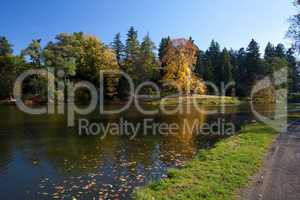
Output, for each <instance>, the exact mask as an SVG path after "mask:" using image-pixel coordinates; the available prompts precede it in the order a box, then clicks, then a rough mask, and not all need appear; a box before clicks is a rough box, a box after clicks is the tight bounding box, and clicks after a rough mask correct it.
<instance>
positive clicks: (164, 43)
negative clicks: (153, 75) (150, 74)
mask: <svg viewBox="0 0 300 200" xmlns="http://www.w3.org/2000/svg"><path fill="white" fill-rule="evenodd" d="M171 45H172V40H171V38H170V37H169V36H168V37H166V38H162V39H161V42H160V44H159V48H158V57H159V60H160V70H159V77H158V79H162V78H163V76H164V71H165V66H166V62H165V61H164V60H163V58H164V57H165V55H166V52H167V50H168V47H170V46H171Z"/></svg>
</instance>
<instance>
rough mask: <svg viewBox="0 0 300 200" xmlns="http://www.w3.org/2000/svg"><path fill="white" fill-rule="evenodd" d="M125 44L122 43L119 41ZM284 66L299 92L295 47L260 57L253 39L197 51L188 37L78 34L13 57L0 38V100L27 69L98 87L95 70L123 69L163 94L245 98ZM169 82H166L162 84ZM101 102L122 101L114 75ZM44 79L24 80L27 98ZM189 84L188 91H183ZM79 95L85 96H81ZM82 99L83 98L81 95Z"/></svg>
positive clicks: (123, 86)
mask: <svg viewBox="0 0 300 200" xmlns="http://www.w3.org/2000/svg"><path fill="white" fill-rule="evenodd" d="M123 41H124V42H123ZM282 67H288V69H289V91H290V92H293V93H295V92H298V91H299V90H298V86H299V80H300V78H299V72H298V62H297V61H296V58H295V56H294V49H293V48H288V49H286V48H285V47H284V45H282V44H278V45H276V46H274V45H273V44H271V43H268V45H267V46H266V48H265V51H264V54H263V56H262V54H261V52H260V48H259V45H258V43H257V42H256V41H255V40H252V41H251V42H250V43H249V45H248V47H246V48H240V49H239V50H233V49H230V50H228V49H226V48H224V49H221V46H220V44H219V43H218V42H216V41H214V40H213V41H212V42H211V44H210V46H209V48H208V49H207V50H206V51H203V50H201V49H200V48H199V47H198V46H197V45H196V44H195V42H194V41H193V39H192V38H189V39H183V38H179V39H178V38H177V39H171V38H170V37H164V38H162V40H161V42H160V44H159V46H158V47H156V45H155V43H154V42H153V41H152V40H151V38H150V36H149V34H147V35H146V36H145V37H144V38H143V39H142V41H139V39H138V32H137V31H136V30H135V29H134V27H130V29H129V31H128V33H127V35H126V38H125V40H123V39H122V38H121V34H120V33H117V34H116V35H115V37H114V39H113V41H112V43H111V44H104V43H103V42H102V41H100V40H99V39H98V38H97V37H95V36H90V35H86V34H84V33H82V32H78V33H72V34H66V33H61V34H58V35H57V36H56V37H55V39H54V40H53V41H50V42H49V43H48V44H47V45H45V46H44V47H43V46H42V45H41V40H40V39H36V40H33V41H32V42H31V43H30V44H29V45H28V46H27V47H26V48H25V49H23V50H22V51H21V52H20V54H19V55H14V54H13V45H12V44H11V43H10V42H9V41H8V40H7V38H5V37H3V36H2V37H0V91H1V93H0V99H4V98H8V97H9V96H11V95H12V90H13V84H14V81H15V79H16V77H17V76H18V75H19V74H21V73H22V72H24V71H25V70H28V69H45V68H52V69H53V70H54V71H55V73H59V72H60V71H63V72H64V77H63V81H65V83H66V84H67V83H70V82H77V81H80V80H86V81H90V82H92V83H94V84H95V85H99V84H100V80H99V78H100V77H99V70H105V69H108V70H116V71H120V70H122V71H124V72H126V73H127V74H129V75H130V77H131V78H132V79H133V81H134V83H135V84H140V83H142V82H145V81H152V82H154V83H157V84H158V85H160V86H162V87H163V88H164V91H166V92H175V91H176V90H178V88H176V87H174V85H176V86H179V88H180V90H182V92H184V93H186V94H190V93H192V92H194V91H195V90H197V93H199V94H206V93H208V94H209V93H211V92H212V90H211V88H209V87H206V86H205V84H204V81H210V82H213V83H215V84H216V85H217V86H218V87H220V86H221V83H222V82H224V83H225V84H226V83H228V82H230V81H235V82H236V85H235V88H236V95H237V96H239V97H246V96H248V95H249V91H250V90H251V87H252V86H253V84H254V83H255V82H256V81H258V80H260V79H261V78H263V77H264V76H266V75H268V74H272V73H273V72H274V71H276V70H278V69H280V68H282ZM170 82H172V83H174V84H167V83H170ZM103 84H104V88H105V95H106V98H108V99H112V98H120V99H122V98H124V97H126V96H127V95H129V94H128V91H129V85H128V82H127V80H126V79H125V78H124V77H122V76H118V75H116V74H114V75H113V74H110V75H108V76H105V81H104V83H103ZM45 85H46V81H45V80H43V79H41V78H40V77H36V76H32V77H30V78H29V79H28V80H26V81H25V84H24V86H23V91H24V93H26V94H33V95H40V96H45V94H46V93H47V91H46V89H45V88H46V86H45ZM187 85H189V87H187ZM152 90H153V88H151V87H149V88H147V87H145V88H144V89H143V91H142V92H144V93H147V94H151V93H152V92H153V91H152ZM82 96H83V97H85V96H88V95H87V94H85V93H83V94H82ZM86 98H87V97H86Z"/></svg>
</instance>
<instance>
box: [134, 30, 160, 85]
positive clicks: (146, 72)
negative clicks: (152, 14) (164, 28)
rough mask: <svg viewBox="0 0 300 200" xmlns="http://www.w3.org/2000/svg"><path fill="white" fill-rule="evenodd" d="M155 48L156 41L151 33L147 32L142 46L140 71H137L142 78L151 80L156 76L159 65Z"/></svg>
mask: <svg viewBox="0 0 300 200" xmlns="http://www.w3.org/2000/svg"><path fill="white" fill-rule="evenodd" d="M155 48H156V47H155V44H154V42H153V41H152V40H151V38H150V36H149V34H147V35H146V36H145V37H144V39H143V42H142V43H141V48H140V62H139V64H140V66H139V70H140V71H139V72H137V73H138V74H139V75H140V76H139V77H140V80H143V81H145V80H151V79H154V78H155V76H156V72H157V71H158V66H157V62H156V58H155V53H154V50H155Z"/></svg>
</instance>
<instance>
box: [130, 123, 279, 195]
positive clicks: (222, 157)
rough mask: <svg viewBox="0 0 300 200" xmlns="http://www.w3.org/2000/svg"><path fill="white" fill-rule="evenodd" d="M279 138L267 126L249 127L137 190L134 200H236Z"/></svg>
mask: <svg viewBox="0 0 300 200" xmlns="http://www.w3.org/2000/svg"><path fill="white" fill-rule="evenodd" d="M277 136H278V133H276V131H274V130H273V129H271V128H269V127H267V126H266V125H263V124H259V123H254V124H249V125H246V127H245V128H244V129H243V130H242V131H240V132H239V133H238V134H237V135H234V136H232V137H229V138H227V139H224V140H222V141H220V142H218V143H217V144H216V145H215V146H214V147H213V148H211V149H208V150H202V151H200V152H199V153H198V154H197V156H196V157H195V158H194V159H193V160H191V161H188V162H187V163H186V165H185V167H183V168H182V169H170V170H169V175H168V178H166V179H163V180H161V181H160V182H157V183H150V184H149V185H148V186H145V187H144V188H139V189H137V190H136V191H135V193H134V199H137V200H147V199H235V198H237V195H238V192H239V189H241V188H243V187H245V186H246V185H247V184H249V182H250V180H251V177H252V176H254V175H255V174H256V173H257V172H258V171H259V170H260V168H261V167H262V165H263V161H264V159H265V156H266V155H267V153H268V152H269V150H270V148H271V146H272V144H273V143H274V141H275V139H276V138H277Z"/></svg>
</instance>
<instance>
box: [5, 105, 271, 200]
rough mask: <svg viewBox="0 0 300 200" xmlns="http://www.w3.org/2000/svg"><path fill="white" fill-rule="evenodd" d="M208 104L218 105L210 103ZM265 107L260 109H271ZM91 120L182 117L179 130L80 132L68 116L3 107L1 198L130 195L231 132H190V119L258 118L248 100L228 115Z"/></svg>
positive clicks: (240, 121) (132, 113) (237, 121)
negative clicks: (187, 126) (165, 132)
mask: <svg viewBox="0 0 300 200" xmlns="http://www.w3.org/2000/svg"><path fill="white" fill-rule="evenodd" d="M203 109H204V110H210V109H218V108H216V107H203ZM270 112H271V111H270V108H269V107H267V108H265V107H264V108H262V109H261V113H265V114H268V113H270ZM84 117H85V118H87V119H88V120H90V121H92V122H103V123H108V122H118V121H119V119H120V118H123V119H125V120H128V121H130V122H133V123H139V122H141V121H142V120H143V119H145V118H151V119H153V121H154V122H159V123H162V122H167V123H170V122H172V123H173V122H175V123H177V124H178V125H179V128H180V131H179V132H178V134H173V135H153V134H147V135H144V134H139V135H138V136H137V137H135V138H134V139H130V138H129V136H126V135H123V136H116V135H108V136H107V137H105V138H104V139H101V138H102V137H101V135H97V136H79V134H78V130H77V129H76V128H67V126H66V124H67V123H66V116H64V115H58V114H55V115H42V116H32V115H27V114H24V113H22V112H21V111H19V110H18V109H17V108H16V107H15V106H0V199H10V200H14V199H16V200H17V199H75V198H76V199H131V195H132V192H133V190H134V189H135V188H136V187H139V186H144V185H145V184H147V183H149V182H152V181H157V180H160V179H162V178H165V177H166V176H167V170H168V168H170V167H179V168H180V167H182V166H183V165H184V162H185V161H187V160H189V159H192V158H193V156H194V155H195V154H196V153H197V151H198V150H199V149H203V148H209V147H210V146H212V145H213V144H214V143H215V142H216V141H218V140H220V139H222V138H224V137H225V136H216V135H200V134H197V132H194V131H193V132H192V133H186V130H183V126H184V122H183V121H184V120H186V121H187V122H188V123H194V121H197V122H198V125H199V126H201V124H204V123H208V124H211V123H214V122H216V121H217V118H219V117H221V118H222V119H223V121H225V122H232V123H234V125H235V127H236V129H237V130H240V129H241V128H242V127H243V125H244V124H246V123H249V122H251V121H252V120H253V119H254V118H253V115H252V114H251V112H250V110H249V107H248V105H241V106H228V107H226V114H222V115H221V114H214V115H206V114H203V113H201V112H199V111H196V110H195V109H192V112H191V113H189V114H188V113H181V114H178V113H177V114H173V115H164V114H162V113H159V114H155V115H151V116H144V115H142V114H141V113H139V112H138V111H137V110H136V109H135V108H130V109H129V110H127V111H126V112H124V113H122V114H118V115H109V116H101V115H99V114H97V113H93V114H91V115H88V116H84Z"/></svg>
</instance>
